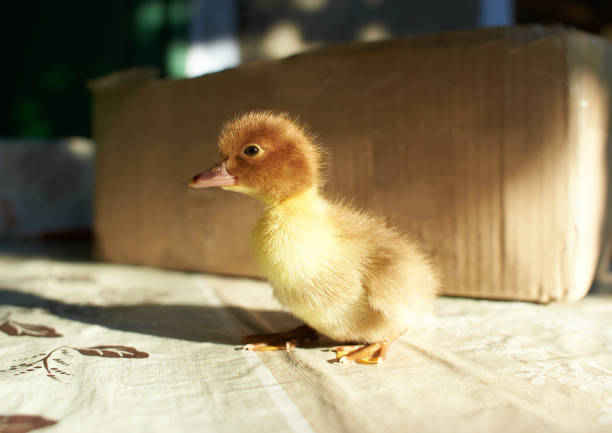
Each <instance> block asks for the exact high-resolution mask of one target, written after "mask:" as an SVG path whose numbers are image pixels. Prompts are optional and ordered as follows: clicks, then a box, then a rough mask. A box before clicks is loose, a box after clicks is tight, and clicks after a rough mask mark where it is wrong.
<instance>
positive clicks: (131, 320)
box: [0, 288, 300, 346]
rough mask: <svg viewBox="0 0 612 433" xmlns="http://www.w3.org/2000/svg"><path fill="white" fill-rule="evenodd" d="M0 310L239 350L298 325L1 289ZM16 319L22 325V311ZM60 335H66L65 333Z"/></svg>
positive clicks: (285, 318) (201, 309) (214, 311)
mask: <svg viewBox="0 0 612 433" xmlns="http://www.w3.org/2000/svg"><path fill="white" fill-rule="evenodd" d="M0 305H12V306H15V307H24V308H42V309H45V310H47V311H49V312H50V313H51V314H53V315H55V316H58V317H62V318H64V319H69V320H74V321H78V322H81V323H89V324H94V325H99V326H103V327H105V328H109V329H116V330H120V331H126V332H136V333H141V334H149V335H155V336H160V337H167V338H174V339H179V340H187V341H195V342H211V343H219V344H228V345H237V346H238V345H241V344H242V336H243V335H244V334H252V333H265V332H278V331H283V330H287V329H291V328H295V327H296V326H299V325H300V323H299V321H297V319H295V318H294V317H293V316H291V315H290V314H288V313H285V312H283V311H274V310H251V309H249V310H247V309H244V308H239V307H232V306H229V307H215V306H206V305H163V304H137V305H114V306H96V305H79V304H70V303H65V302H61V301H57V300H51V299H47V298H43V297H41V296H37V295H32V294H28V293H23V292H19V291H16V290H12V289H3V288H0ZM14 316H15V317H14V319H15V320H16V321H18V322H19V316H18V312H16V314H15V315H14ZM12 318H13V317H12ZM36 325H44V324H42V323H40V324H39V323H36ZM56 330H57V332H59V333H62V334H65V333H64V332H62V329H59V328H58V329H56Z"/></svg>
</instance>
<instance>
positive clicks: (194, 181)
mask: <svg viewBox="0 0 612 433" xmlns="http://www.w3.org/2000/svg"><path fill="white" fill-rule="evenodd" d="M230 185H236V178H235V177H234V176H232V175H231V174H229V173H228V172H227V169H226V168H225V161H223V162H220V163H219V164H217V165H215V166H214V167H212V168H209V169H208V170H206V171H205V172H203V173H200V174H196V175H195V176H193V178H191V182H189V186H190V187H191V188H209V187H211V186H230Z"/></svg>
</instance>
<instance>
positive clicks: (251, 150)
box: [244, 144, 259, 156]
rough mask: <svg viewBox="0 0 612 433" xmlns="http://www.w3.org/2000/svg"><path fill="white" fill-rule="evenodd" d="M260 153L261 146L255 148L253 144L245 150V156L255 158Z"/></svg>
mask: <svg viewBox="0 0 612 433" xmlns="http://www.w3.org/2000/svg"><path fill="white" fill-rule="evenodd" d="M258 153H259V146H255V145H253V144H250V145H248V146H247V147H245V148H244V154H245V155H246V156H255V155H257V154H258Z"/></svg>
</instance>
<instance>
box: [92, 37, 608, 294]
mask: <svg viewBox="0 0 612 433" xmlns="http://www.w3.org/2000/svg"><path fill="white" fill-rule="evenodd" d="M611 81H612V48H611V47H610V45H608V44H607V43H606V42H604V41H603V40H602V39H599V38H597V37H594V36H591V35H588V34H585V33H581V32H578V31H574V30H568V29H565V28H561V27H539V26H531V27H518V28H497V29H481V30H476V31H467V32H459V33H452V34H443V35H435V36H427V37H414V38H406V39H399V40H391V41H385V42H378V43H370V44H366V43H355V44H348V45H340V46H333V47H328V48H324V49H320V50H317V51H313V52H309V53H306V54H302V55H298V56H294V57H290V58H287V59H283V60H280V61H270V62H261V63H255V64H249V65H246V66H243V67H239V68H235V69H230V70H226V71H223V72H220V73H215V74H210V75H205V76H202V77H199V78H195V79H189V80H178V81H170V80H150V79H148V80H145V81H144V84H142V85H139V86H134V87H132V89H131V91H130V92H124V96H125V97H124V98H123V99H122V100H121V103H118V104H116V107H118V108H117V109H115V110H114V112H113V113H112V114H113V115H112V116H110V115H109V114H108V113H104V116H108V117H107V120H108V121H107V123H106V127H105V128H104V133H103V135H102V133H101V132H100V131H98V134H99V135H101V136H102V137H103V139H102V140H101V146H100V149H99V152H98V156H97V158H98V159H97V167H96V177H97V178H96V197H95V231H96V235H97V242H98V250H99V254H100V256H101V257H102V258H104V259H106V260H110V261H116V262H125V263H137V264H146V265H153V266H162V267H167V268H176V269H189V270H197V271H205V272H212V273H219V274H231V275H243V276H258V275H259V274H258V272H257V269H256V267H255V265H254V263H253V260H252V258H251V255H250V252H249V247H248V239H249V231H250V229H251V227H252V225H253V223H254V221H255V219H256V217H257V215H258V213H259V211H260V209H261V205H260V204H259V203H258V202H257V201H255V200H254V199H251V198H249V197H246V196H243V195H240V194H235V193H230V192H226V191H222V190H215V189H210V190H189V189H187V188H186V183H187V181H188V179H189V178H190V176H191V175H193V174H195V173H197V172H199V171H201V170H203V169H206V168H208V167H209V166H211V165H212V164H213V163H215V162H216V161H217V158H218V156H217V146H216V138H217V134H218V132H219V129H220V127H221V125H222V123H223V122H224V121H226V120H228V119H229V118H231V117H232V116H234V115H235V114H236V113H239V112H244V111H247V110H252V109H278V110H285V111H288V112H290V113H293V114H296V115H298V116H299V117H300V118H301V119H302V120H303V121H305V122H306V123H307V124H309V125H310V126H311V127H312V129H313V130H315V131H317V132H318V133H319V136H320V139H321V141H322V143H323V144H324V145H326V146H327V147H328V148H329V149H330V153H331V155H332V165H331V170H330V178H329V182H328V185H327V190H328V191H329V193H330V195H341V196H343V197H348V198H350V199H352V200H353V201H354V202H355V203H356V204H357V205H359V206H362V207H365V208H367V209H369V210H370V211H372V212H375V213H384V214H387V215H388V216H389V217H391V220H392V221H393V222H394V223H395V224H396V225H398V226H399V227H401V229H403V230H405V231H407V232H410V233H412V234H413V235H414V236H415V237H416V238H418V239H419V240H420V241H421V242H422V243H423V245H424V248H425V249H426V250H427V251H428V252H429V253H431V254H432V256H433V257H434V258H435V261H436V262H437V263H438V264H439V266H440V268H441V270H442V272H443V274H444V277H445V280H446V284H445V289H444V293H445V294H447V295H454V296H473V297H483V298H496V299H520V300H529V301H538V302H548V301H551V300H576V299H579V298H581V297H582V296H583V295H584V294H585V293H586V292H587V291H588V289H589V287H590V285H591V282H592V278H593V274H594V271H595V269H596V265H597V259H598V255H599V251H600V245H601V239H602V235H603V232H604V225H605V218H604V211H605V203H606V194H607V191H608V179H607V173H608V169H609V158H607V150H608V149H609V146H607V144H608V140H609V131H610V110H609V108H610V107H609V104H610V95H611V90H610V85H611ZM111 87H112V86H111ZM93 88H94V93H95V97H96V102H97V101H98V100H102V99H103V98H104V95H105V94H107V93H108V92H110V91H111V90H112V89H109V88H108V86H104V85H103V86H101V88H100V87H99V86H96V83H94V85H93ZM98 115H99V116H102V114H100V112H99V111H98Z"/></svg>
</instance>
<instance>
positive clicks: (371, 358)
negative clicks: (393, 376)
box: [331, 337, 397, 364]
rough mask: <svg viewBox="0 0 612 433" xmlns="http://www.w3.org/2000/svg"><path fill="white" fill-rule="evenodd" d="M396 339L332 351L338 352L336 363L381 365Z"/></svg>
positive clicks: (342, 347)
mask: <svg viewBox="0 0 612 433" xmlns="http://www.w3.org/2000/svg"><path fill="white" fill-rule="evenodd" d="M396 338H397V337H395V338H384V339H383V340H381V341H376V342H374V343H370V344H357V345H350V346H336V347H333V348H332V349H331V350H333V351H334V352H336V361H337V362H339V363H345V362H348V361H354V362H357V363H359V364H380V363H381V362H383V361H384V359H385V358H386V357H387V350H388V349H389V346H390V345H391V343H393V341H395V339H396Z"/></svg>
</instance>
